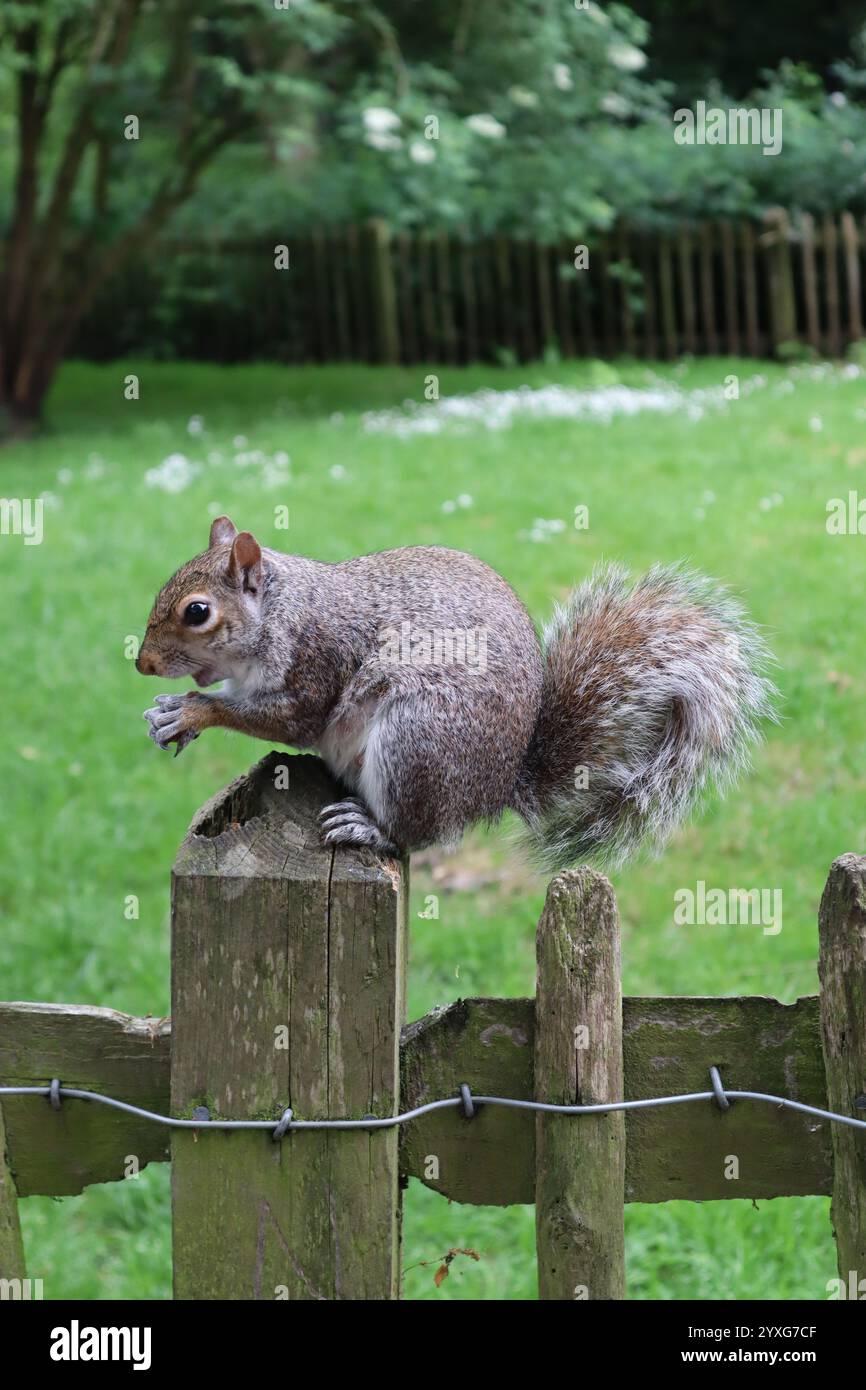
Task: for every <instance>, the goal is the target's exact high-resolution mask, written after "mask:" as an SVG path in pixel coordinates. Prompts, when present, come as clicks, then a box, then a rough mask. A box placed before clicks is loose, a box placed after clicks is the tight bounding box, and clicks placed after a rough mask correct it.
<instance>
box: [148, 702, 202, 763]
mask: <svg viewBox="0 0 866 1390" xmlns="http://www.w3.org/2000/svg"><path fill="white" fill-rule="evenodd" d="M199 698H200V696H198V695H196V694H195V693H194V692H193V693H192V694H190V693H187V694H185V695H157V697H156V699H155V700H154V702H153V706H152V708H151V709H146V710H145V711H144V717H145V719H146V720H147V722H148V725H149V726H150V727H149V729H148V732H149V734H150V736H151V738H152V739H153V741H154V743H156V744H158V745H159V747H160V748H168V746H169V744H171V743H175V744H177V747H176V748H175V750H174V756H175V757H177V755H178V753H182V752H183V750H184V748H186V746H187V744H188V743H192V741H193V739H194V738H198V736H199V734H200V733H201V727H200V725H199V723H198V720H197V719H196V716H195V714H194V712H193V711H194V702H195V701H196V700H198V699H199Z"/></svg>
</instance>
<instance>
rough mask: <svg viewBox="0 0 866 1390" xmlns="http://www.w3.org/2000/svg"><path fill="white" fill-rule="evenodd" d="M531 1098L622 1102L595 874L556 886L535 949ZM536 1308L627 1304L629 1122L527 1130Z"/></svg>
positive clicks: (560, 1120) (612, 975) (604, 903)
mask: <svg viewBox="0 0 866 1390" xmlns="http://www.w3.org/2000/svg"><path fill="white" fill-rule="evenodd" d="M536 959H537V985H536V996H535V1095H536V1099H537V1100H541V1101H547V1102H551V1103H553V1104H555V1105H599V1104H603V1103H604V1102H605V1101H613V1100H621V1099H622V1094H623V1066H622V996H621V986H620V951H619V914H618V912H617V906H616V898H615V897H614V892H613V888H612V887H611V885H610V883H609V882H608V881H607V879H606V878H603V877H602V875H601V874H598V873H595V872H594V870H592V869H586V868H583V869H570V870H566V871H565V872H564V873H561V874H558V875H557V877H556V878H555V879H554V880H553V881H552V883H551V884H550V886H549V888H548V890H547V899H546V901H545V905H544V911H543V912H542V914H541V920H540V922H539V924H538V934H537V937H536ZM535 1133H536V1140H535V1155H536V1158H535V1232H536V1247H537V1251H538V1296H539V1298H541V1299H544V1300H548V1301H549V1300H554V1299H555V1300H559V1301H562V1300H566V1299H567V1300H572V1299H575V1298H580V1299H588V1300H590V1301H598V1300H605V1299H624V1298H625V1231H624V1228H623V1212H624V1201H625V1192H624V1188H625V1119H624V1116H623V1115H622V1114H618V1113H614V1114H611V1115H582V1116H580V1117H577V1116H570V1115H545V1114H538V1115H537V1116H536V1120H535Z"/></svg>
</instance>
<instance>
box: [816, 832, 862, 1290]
mask: <svg viewBox="0 0 866 1390" xmlns="http://www.w3.org/2000/svg"><path fill="white" fill-rule="evenodd" d="M819 929H820V938H821V952H820V958H819V974H820V977H821V1020H822V1030H823V1044H824V1065H825V1069H826V1076H827V1100H828V1104H829V1106H830V1108H831V1109H833V1110H837V1111H839V1113H840V1114H842V1115H853V1116H855V1117H858V1118H860V1119H866V857H864V856H861V855H857V854H844V855H842V857H841V858H840V859H837V860H836V862H835V864H834V865H833V867H832V869H831V870H830V877H829V878H828V880H827V886H826V888H825V889H824V895H823V897H822V899H821V910H820V913H819ZM833 1159H834V1180H833V1201H832V1205H831V1219H832V1221H833V1227H834V1230H835V1233H836V1248H837V1252H838V1259H839V1274H840V1276H841V1277H842V1278H843V1279H844V1280H845V1281H846V1284H847V1281H848V1279H849V1276H850V1274H851V1272H852V1271H855V1272H856V1275H857V1279H858V1280H859V1279H862V1278H864V1277H866V1134H864V1133H863V1131H862V1130H854V1129H851V1128H850V1127H848V1126H846V1125H834V1126H833Z"/></svg>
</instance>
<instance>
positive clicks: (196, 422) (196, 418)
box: [186, 415, 204, 434]
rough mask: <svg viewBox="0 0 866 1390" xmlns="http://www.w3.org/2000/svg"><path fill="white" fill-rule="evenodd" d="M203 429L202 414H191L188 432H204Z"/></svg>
mask: <svg viewBox="0 0 866 1390" xmlns="http://www.w3.org/2000/svg"><path fill="white" fill-rule="evenodd" d="M203 429H204V420H203V419H202V418H201V416H200V415H192V416H190V419H189V422H188V424H187V427H186V432H187V434H201V432H202V430H203Z"/></svg>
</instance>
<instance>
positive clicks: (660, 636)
mask: <svg viewBox="0 0 866 1390" xmlns="http://www.w3.org/2000/svg"><path fill="white" fill-rule="evenodd" d="M544 645H545V677H544V696H543V700H542V706H541V714H540V716H539V720H538V724H537V726H536V729H535V734H534V736H533V740H532V743H531V746H530V749H529V752H528V754H527V760H526V765H525V768H524V773H523V777H522V787H523V791H522V793H521V795H520V796H519V798H518V800H519V803H520V805H519V809H520V811H521V814H522V815H523V816H524V819H525V820H526V821H527V824H528V825H529V831H530V840H531V846H532V850H533V852H534V855H535V857H536V858H537V859H538V861H539V862H540V863H541V864H542V865H543V866H544V867H545V868H547V869H551V870H556V869H561V868H565V867H567V866H569V865H573V864H577V863H582V862H584V861H586V860H592V861H595V862H600V863H603V864H609V865H617V864H621V863H622V862H623V861H624V860H625V859H627V858H629V857H630V856H631V855H633V854H634V853H635V852H636V851H637V850H638V849H640V848H642V847H646V848H649V849H657V848H659V847H660V846H661V845H662V844H663V843H664V841H665V840H666V839H667V837H668V836H669V835H670V833H671V832H672V831H673V829H674V828H675V827H676V825H677V824H678V823H679V822H680V821H681V820H682V818H683V817H684V816H685V815H686V814H687V813H688V812H689V811H690V810H691V809H692V808H693V806H694V804H695V802H696V801H697V800H698V798H699V797H700V795H701V793H702V792H703V791H704V790H705V789H706V788H707V787H708V786H709V785H711V784H716V785H721V786H724V785H726V784H727V783H729V782H731V781H732V780H733V779H734V777H735V776H736V775H737V774H738V773H739V772H740V771H741V770H742V769H743V768H744V767H745V766H746V765H747V763H748V760H749V752H750V747H751V744H752V743H753V742H754V741H755V740H756V739H757V738H758V737H759V732H758V723H759V721H760V719H761V718H762V717H769V718H775V717H776V716H775V714H774V712H773V707H772V700H773V696H774V695H775V694H776V691H775V687H774V686H773V685H772V683H771V682H770V681H769V680H767V679H766V677H765V676H764V675H763V674H762V672H763V670H764V669H765V667H766V666H767V664H768V662H769V660H770V657H769V653H768V652H767V649H766V647H765V646H764V643H763V642H762V640H761V638H760V637H759V635H758V633H757V631H756V629H755V628H754V626H753V625H752V624H751V623H750V622H748V621H747V620H746V619H745V618H744V616H743V612H742V609H741V608H740V606H739V604H737V603H736V602H735V601H734V600H733V599H732V598H730V597H729V596H728V594H727V593H726V592H725V591H724V590H723V589H721V588H720V587H719V586H717V585H716V584H714V583H713V582H712V581H710V580H708V579H705V578H703V577H702V576H701V575H698V574H695V573H693V572H691V571H689V570H687V569H684V568H682V567H679V566H675V567H669V568H665V567H662V566H656V567H655V568H654V569H652V570H650V572H649V573H648V574H647V575H646V576H645V577H644V578H643V579H640V580H638V581H637V582H633V581H632V580H631V579H630V578H629V575H628V573H627V572H626V571H625V570H623V569H621V568H619V567H617V566H609V567H605V568H603V569H601V570H598V571H597V572H596V573H595V574H594V575H593V576H592V578H591V579H589V580H588V581H587V583H585V584H583V585H581V587H580V588H579V589H577V590H575V592H574V594H573V595H572V596H571V598H570V600H569V601H568V603H567V604H566V605H565V606H564V607H562V608H558V609H557V611H556V614H555V616H554V618H553V621H552V622H551V624H550V625H549V627H548V628H547V630H546V631H545V634H544Z"/></svg>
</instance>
